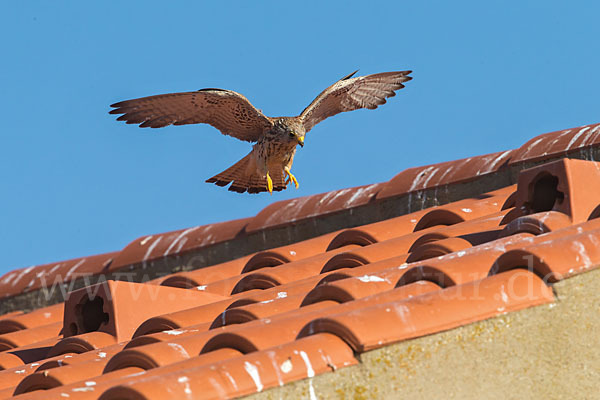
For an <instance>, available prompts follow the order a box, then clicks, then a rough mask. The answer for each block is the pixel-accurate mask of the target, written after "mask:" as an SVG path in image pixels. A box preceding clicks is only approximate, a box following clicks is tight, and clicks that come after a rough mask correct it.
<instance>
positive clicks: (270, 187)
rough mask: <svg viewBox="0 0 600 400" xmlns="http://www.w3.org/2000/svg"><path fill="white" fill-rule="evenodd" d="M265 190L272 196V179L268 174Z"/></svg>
mask: <svg viewBox="0 0 600 400" xmlns="http://www.w3.org/2000/svg"><path fill="white" fill-rule="evenodd" d="M267 190H268V191H269V193H270V194H273V179H271V177H270V176H269V173H268V172H267Z"/></svg>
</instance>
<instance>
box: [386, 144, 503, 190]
mask: <svg viewBox="0 0 600 400" xmlns="http://www.w3.org/2000/svg"><path fill="white" fill-rule="evenodd" d="M513 153H514V150H508V151H503V152H498V153H491V154H485V155H482V156H477V157H469V158H465V159H462V160H455V161H446V162H443V163H439V164H433V165H426V166H424V167H414V168H408V169H406V170H404V171H402V172H400V173H399V174H398V175H396V176H394V177H393V178H392V179H391V180H390V181H389V182H387V183H386V184H385V186H384V187H383V188H382V189H381V190H380V191H379V193H377V200H381V199H385V198H389V197H394V196H400V195H403V194H408V193H412V192H416V191H419V190H425V189H431V188H435V187H439V186H444V185H448V184H451V183H460V182H465V181H469V180H473V179H476V178H477V177H479V176H481V175H485V174H489V173H493V172H496V171H498V170H499V169H501V168H503V167H506V166H507V165H508V163H509V161H510V160H511V158H512V156H513Z"/></svg>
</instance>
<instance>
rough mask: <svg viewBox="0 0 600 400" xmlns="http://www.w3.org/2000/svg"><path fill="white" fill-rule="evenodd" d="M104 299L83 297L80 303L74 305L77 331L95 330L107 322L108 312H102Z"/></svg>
mask: <svg viewBox="0 0 600 400" xmlns="http://www.w3.org/2000/svg"><path fill="white" fill-rule="evenodd" d="M103 307H104V299H103V298H102V297H95V298H93V299H90V298H88V297H86V298H84V300H83V302H82V303H81V304H78V305H77V306H76V307H75V313H76V318H77V326H78V328H79V331H80V332H79V333H87V332H95V331H97V330H98V329H100V326H102V324H106V323H108V320H109V316H108V313H105V312H104V309H103Z"/></svg>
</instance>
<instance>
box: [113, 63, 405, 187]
mask: <svg viewBox="0 0 600 400" xmlns="http://www.w3.org/2000/svg"><path fill="white" fill-rule="evenodd" d="M356 72H358V71H354V72H353V73H351V74H350V75H347V76H345V77H343V78H342V79H340V80H339V81H337V82H335V83H334V84H333V85H331V86H329V87H328V88H327V89H325V90H324V91H323V92H322V93H321V94H319V95H318V96H317V98H316V99H314V100H313V102H312V103H310V105H309V106H308V107H306V108H305V109H304V111H302V113H301V114H300V115H298V116H297V117H277V118H272V117H267V116H265V115H264V114H263V113H262V112H261V111H260V110H258V109H257V108H255V107H254V106H253V105H252V104H251V103H250V102H249V101H248V99H246V98H245V97H244V96H242V95H241V94H239V93H236V92H234V91H232V90H225V89H212V88H211V89H200V90H198V91H195V92H181V93H169V94H160V95H156V96H149V97H142V98H139V99H134V100H126V101H121V102H119V103H115V104H112V105H111V107H113V108H114V109H113V110H111V111H110V114H122V115H120V116H119V117H118V118H117V120H118V121H125V122H126V123H128V124H139V126H140V127H142V128H147V127H150V128H162V127H164V126H167V125H186V124H200V123H204V124H209V125H212V126H214V127H215V128H217V129H218V130H219V131H221V133H223V134H225V135H229V136H233V137H235V138H237V139H240V140H245V141H247V142H251V143H254V145H253V146H252V151H250V153H249V154H248V155H247V156H246V157H244V158H242V159H241V160H240V161H238V162H237V163H235V164H234V165H232V166H231V167H229V168H227V169H226V170H225V171H223V172H221V173H220V174H217V175H215V176H213V177H212V178H210V179H208V180H207V181H206V182H208V183H215V184H216V185H218V186H227V185H228V184H229V183H231V186H229V190H231V191H233V192H238V193H244V192H248V193H259V192H265V191H268V192H269V193H271V194H272V193H273V191H274V190H275V191H280V190H283V189H285V188H286V187H287V185H288V184H289V183H290V182H292V183H294V185H295V186H296V189H297V188H298V180H297V179H296V177H295V176H294V175H293V174H292V172H291V169H292V163H293V162H294V154H295V153H296V146H297V145H300V147H303V146H304V137H305V136H306V133H307V132H308V131H310V130H311V129H312V128H313V127H314V126H315V125H316V124H318V123H319V122H321V121H323V120H324V119H326V118H328V117H331V116H333V115H336V114H339V113H341V112H345V111H352V110H358V109H360V108H368V109H371V110H373V109H375V108H377V107H378V106H380V105H382V104H384V103H385V102H386V99H387V98H388V97H393V96H395V95H396V93H395V91H396V90H399V89H402V88H403V87H404V85H403V83H404V82H407V81H409V80H411V79H412V78H411V77H410V76H409V74H410V73H411V72H412V71H396V72H382V73H379V74H373V75H367V76H358V77H354V75H355V74H356Z"/></svg>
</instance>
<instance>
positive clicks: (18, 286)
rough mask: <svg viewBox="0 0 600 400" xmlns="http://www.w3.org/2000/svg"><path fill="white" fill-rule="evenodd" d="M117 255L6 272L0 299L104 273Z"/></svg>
mask: <svg viewBox="0 0 600 400" xmlns="http://www.w3.org/2000/svg"><path fill="white" fill-rule="evenodd" d="M117 254H118V252H113V253H105V254H98V255H95V256H89V257H82V258H75V259H72V260H67V261H61V262H58V263H51V264H45V265H38V266H31V267H27V268H23V269H19V270H16V271H12V272H8V273H6V274H5V275H4V276H2V277H1V278H0V297H9V296H14V295H16V294H19V293H23V292H29V291H32V290H35V289H39V288H41V287H52V286H55V287H57V286H58V284H60V283H65V282H69V281H71V280H74V279H76V278H81V277H85V276H90V275H96V274H100V273H103V272H106V271H107V268H108V266H109V265H110V263H111V262H112V260H113V258H114V257H115V256H116V255H117ZM56 290H60V289H58V288H56Z"/></svg>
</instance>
